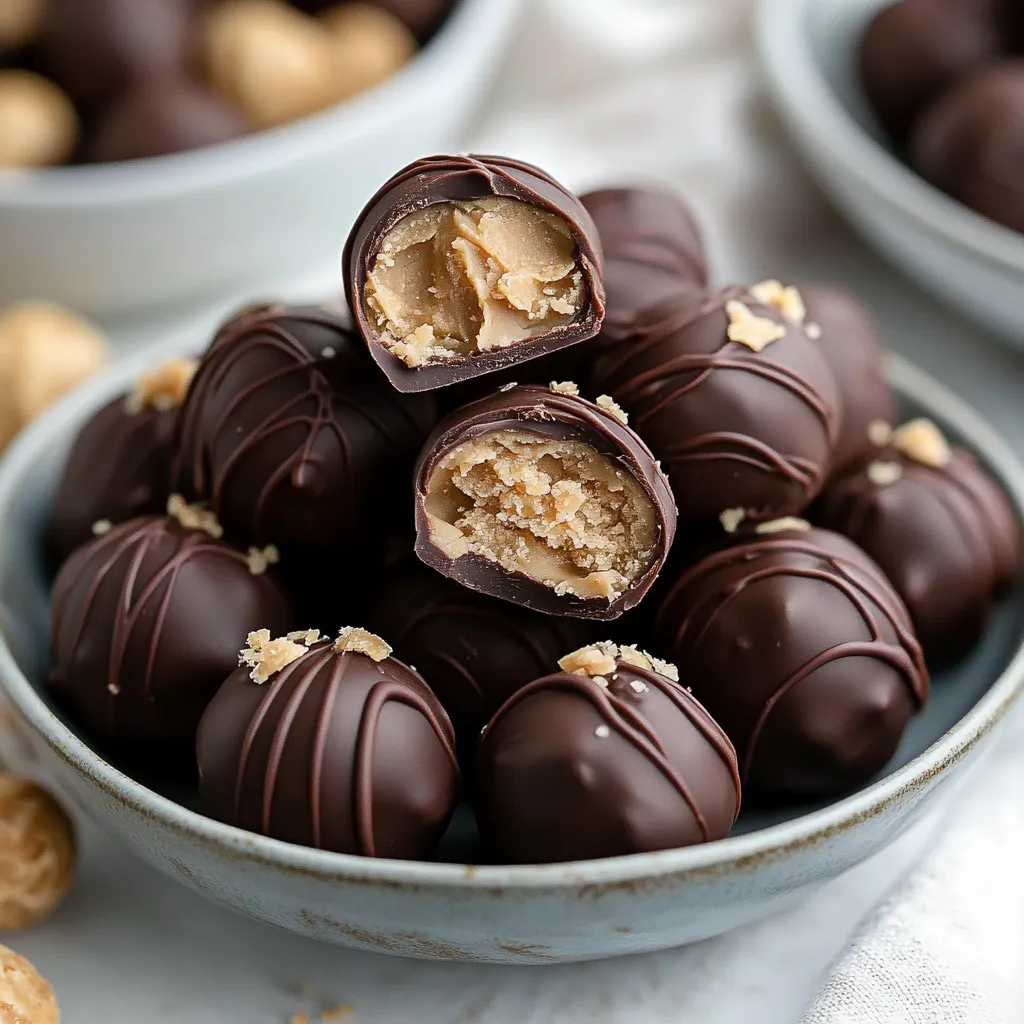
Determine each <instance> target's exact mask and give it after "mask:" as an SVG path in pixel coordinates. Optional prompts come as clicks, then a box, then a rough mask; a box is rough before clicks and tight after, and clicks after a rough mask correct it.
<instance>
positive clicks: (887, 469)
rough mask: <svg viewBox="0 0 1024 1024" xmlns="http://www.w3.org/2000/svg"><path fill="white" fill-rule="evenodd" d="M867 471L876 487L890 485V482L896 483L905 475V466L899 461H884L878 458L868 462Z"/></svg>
mask: <svg viewBox="0 0 1024 1024" xmlns="http://www.w3.org/2000/svg"><path fill="white" fill-rule="evenodd" d="M865 472H866V473H867V476H868V479H869V480H870V481H871V482H872V483H873V484H874V485H875V486H876V487H888V486H889V484H894V483H896V481H897V480H899V478H900V477H901V476H903V467H902V466H901V465H900V464H899V463H898V462H883V461H882V460H881V459H877V460H876V461H874V462H870V463H868V467H867V469H866V470H865Z"/></svg>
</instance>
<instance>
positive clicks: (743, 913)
mask: <svg viewBox="0 0 1024 1024" xmlns="http://www.w3.org/2000/svg"><path fill="white" fill-rule="evenodd" d="M177 347H178V350H179V351H180V350H181V349H182V348H184V346H180V345H179V346H177ZM188 347H189V348H194V347H195V346H188ZM161 354H164V353H161ZM154 358H155V356H154V354H153V353H147V354H146V356H145V359H143V358H142V357H141V355H136V357H135V358H133V359H132V360H129V361H126V362H124V363H122V364H120V365H119V366H117V367H116V368H115V369H114V370H112V371H110V372H109V373H107V374H106V375H105V376H104V377H103V378H102V379H101V380H98V381H96V382H94V383H92V384H90V385H89V386H88V387H86V388H84V389H82V390H81V391H79V392H77V393H75V394H74V395H72V396H71V397H70V398H69V399H67V400H66V401H64V402H63V403H61V404H60V405H59V406H57V407H56V408H55V409H53V410H52V411H51V412H48V413H46V414H45V415H44V416H43V417H42V419H40V420H38V421H37V422H36V423H35V424H33V425H32V426H31V427H29V429H28V430H27V431H26V432H25V433H23V434H22V435H21V437H20V438H19V439H18V440H17V441H16V442H15V444H14V445H13V447H12V448H11V449H10V451H9V453H8V455H7V457H6V459H5V460H4V462H3V463H2V465H0V524H2V530H0V695H3V694H6V697H7V699H8V700H9V701H10V703H11V705H12V706H13V709H14V712H15V713H16V714H17V715H18V716H20V718H21V720H22V726H21V727H20V731H21V733H22V735H23V739H24V740H25V741H26V742H27V744H28V746H29V748H30V749H31V751H32V752H33V756H34V759H35V760H34V764H33V765H32V767H33V770H35V771H36V773H37V774H42V775H43V777H44V778H45V779H47V780H48V781H50V782H51V783H53V784H55V785H56V787H57V788H58V789H59V790H60V791H61V792H62V793H64V794H65V795H66V796H68V797H69V798H70V799H71V800H72V801H74V802H75V803H76V804H77V805H78V806H79V807H81V808H83V809H84V810H86V811H87V812H88V813H89V814H90V815H92V816H93V817H94V818H95V819H97V820H98V821H99V823H100V824H101V826H102V827H103V828H104V829H106V830H107V831H108V832H109V833H111V834H112V835H116V836H117V837H119V838H120V839H121V840H122V841H123V842H125V843H126V844H127V845H128V846H130V847H131V848H132V849H133V850H134V851H135V852H136V853H137V854H138V855H139V856H141V857H142V858H144V859H145V860H147V861H148V862H149V863H151V864H153V865H155V866H156V867H157V868H158V869H160V870H161V871H163V872H165V873H166V874H168V875H170V876H171V877H174V878H177V879H179V880H180V881H182V882H183V883H185V884H186V885H188V886H189V887H191V888H192V889H194V890H196V891H197V892H199V893H201V894H203V895H205V896H207V897H208V898H209V899H211V900H213V901H214V902H216V903H220V904H223V905H225V906H227V907H231V908H233V909H235V910H238V911H241V912H242V913H245V914H249V915H251V916H252V917H255V918H259V919H262V920H265V921H270V922H272V923H274V924H277V925H281V926H282V927H284V928H288V929H290V930H291V931H294V932H297V933H299V934H301V935H305V936H310V937H313V938H317V939H322V940H326V941H329V942H335V943H339V944H342V945H348V946H354V947H357V948H360V949H366V950H373V951H378V952H387V953H396V954H402V955H406V956H417V957H427V958H435V959H449V960H464V961H489V962H502V963H554V962H565V961H571V960H584V959H592V958H597V957H607V956H616V955H620V954H625V953H638V952H643V951H646V950H655V949H664V948H668V947H671V946H678V945H682V944H684V943H687V942H693V941H696V940H699V939H703V938H707V937H709V936H712V935H715V934H718V933H720V932H723V931H727V930H728V929H730V928H734V927H737V926H739V925H743V924H746V923H749V922H751V921H753V920H755V919H757V918H759V917H762V916H764V915H766V914H768V913H770V912H771V911H773V910H775V909H777V908H778V907H780V906H781V905H783V904H784V903H785V902H786V901H789V900H793V899H797V898H799V897H800V896H802V895H806V894H808V893H809V892H810V891H812V890H813V889H814V888H816V887H817V886H819V885H821V884H823V883H824V882H826V881H828V880H830V879H832V878H834V877H836V876H837V875H839V874H840V873H842V872H843V871H846V870H847V869H849V868H851V867H853V866H854V865H856V864H858V863H859V862H861V861H863V860H864V859H866V858H867V857H869V856H871V855H872V854H874V853H876V852H878V851H880V850H881V849H883V848H884V847H886V846H887V845H888V844H889V843H891V842H892V841H893V840H894V839H896V838H897V837H898V836H900V835H902V834H903V833H904V832H906V831H907V830H908V829H909V828H910V827H911V826H912V825H915V824H916V823H918V822H922V823H924V822H925V819H926V816H927V817H928V818H930V817H931V815H930V814H926V812H930V811H931V810H935V811H938V810H939V809H941V807H942V806H943V805H944V804H945V803H946V802H947V801H948V800H949V797H950V795H951V794H952V793H953V792H954V791H955V789H956V788H957V786H958V784H959V782H960V781H961V780H962V779H963V777H964V776H965V775H966V774H967V773H966V772H965V769H966V768H967V767H968V765H971V764H974V763H976V761H977V760H978V756H979V754H980V753H981V751H982V750H983V749H984V748H985V747H986V746H987V745H988V743H989V740H990V738H991V733H992V732H993V730H994V727H995V726H997V725H998V724H999V723H1000V721H1001V720H1002V719H1003V717H1004V716H1005V715H1006V713H1007V711H1008V710H1009V709H1010V708H1011V707H1012V706H1013V705H1014V703H1015V702H1016V701H1017V700H1018V698H1019V696H1020V693H1021V690H1022V688H1024V651H1022V649H1021V644H1022V639H1024V593H1021V588H1018V591H1017V592H1015V593H1014V594H1013V595H1011V597H1009V598H1008V599H1007V600H1006V601H1004V602H1003V603H1002V605H1001V606H1000V608H999V610H998V613H997V615H996V616H995V618H994V620H993V622H992V625H991V627H990V629H989V631H988V633H987V636H986V638H985V640H984V642H983V643H982V644H981V645H980V646H979V648H978V649H977V650H976V651H975V653H974V654H973V655H972V656H971V658H969V659H968V660H967V661H966V662H964V663H963V664H961V665H960V666H958V667H957V668H956V669H955V670H954V671H951V672H948V673H944V674H943V675H942V676H940V677H939V678H937V679H936V680H935V681H934V690H933V696H932V700H931V702H930V703H929V705H928V707H927V709H926V710H925V712H924V713H922V714H921V715H920V716H919V717H918V718H917V719H915V720H914V722H912V724H911V727H910V729H909V730H908V732H907V734H906V736H905V738H904V741H903V743H902V745H901V746H900V749H899V751H898V752H897V754H896V756H895V757H894V758H893V761H892V763H891V764H890V765H889V766H888V767H887V770H886V772H884V773H883V774H882V776H880V777H879V778H878V779H877V780H876V781H874V782H873V783H871V784H870V785H868V786H866V787H865V788H864V789H863V790H861V791H860V792H857V793H855V794H852V795H850V796H848V797H846V798H844V799H842V800H839V801H837V802H835V803H832V804H827V805H817V806H798V807H788V808H784V809H781V810H775V811H771V812H765V811H754V810H748V811H745V812H744V814H743V816H742V817H741V819H740V823H739V826H738V834H737V835H735V836H734V837H732V838H730V839H726V840H723V841H721V842H716V843H711V844H708V845H706V846H701V847H693V848H690V849H684V850H672V851H665V852H660V853H653V854H642V855H635V856H629V857H618V858H611V859H607V860H601V861H587V862H580V863H573V864H554V865H547V866H516V867H478V866H473V865H464V864H457V863H418V862H417V863H413V862H404V861H393V860H370V859H364V858H360V857H354V856H347V855H342V854H335V853H326V852H320V851H316V850H311V849H306V848H303V847H298V846H291V845H288V844H285V843H281V842H277V841H276V840H273V839H266V838H263V837H260V836H256V835H252V834H250V833H247V832H243V831H241V830H239V829H235V828H231V827H229V826H226V825H223V824H220V823H218V822H215V821H212V820H210V819H208V818H205V817H203V816H202V815H200V814H198V813H195V812H194V811H193V810H191V809H189V808H188V807H187V806H184V805H183V804H181V803H177V802H175V801H174V800H173V799H171V798H170V797H169V796H168V795H164V794H160V793H156V792H153V791H151V790H149V789H146V788H145V787H143V786H142V785H140V784H139V783H137V782H135V781H133V780H132V779H130V778H128V777H127V776H125V775H123V774H122V773H121V772H119V771H118V770H117V769H116V768H114V767H113V766H111V765H110V764H107V763H106V762H104V761H103V760H102V759H101V758H99V757H98V756H97V755H96V754H95V753H94V752H93V751H92V750H91V749H90V748H89V747H88V746H87V745H86V744H85V743H83V742H82V741H81V740H80V739H79V738H78V737H77V736H76V735H75V733H74V732H73V731H72V730H71V729H70V728H69V727H68V726H67V725H66V724H65V722H64V721H63V720H62V719H61V717H60V716H59V715H58V714H56V713H55V712H54V710H53V709H52V708H51V707H50V705H49V704H48V702H47V696H46V693H45V689H44V686H43V681H44V678H45V672H46V664H47V647H48V643H47V626H48V622H47V619H48V613H47V580H46V577H45V574H44V570H43V565H42V559H41V556H40V552H41V540H42V533H43V529H44V525H45V521H46V517H47V511H48V508H49V505H50V502H51V499H52V495H53V492H54V488H55V485H56V481H57V478H58V475H59V472H60V468H61V463H62V460H63V458H64V455H65V453H66V451H67V449H68V446H69V445H70V443H71V440H72V438H73V437H74V435H75V433H76V431H77V430H78V428H79V426H80V425H81V424H82V422H83V421H84V420H85V419H86V418H87V417H88V416H89V415H90V414H91V413H92V412H93V411H94V410H96V409H97V408H98V407H99V406H100V405H102V404H103V403H105V402H106V401H108V400H109V399H110V398H111V397H112V396H113V395H115V394H117V393H118V392H121V391H124V390H126V389H127V388H128V386H129V383H130V381H132V380H133V379H134V377H135V376H136V374H137V372H138V370H139V369H140V368H141V367H142V366H144V365H146V364H147V363H149V362H151V361H152V360H153V359H154ZM891 378H892V382H893V384H894V386H895V387H896V389H897V391H898V393H899V394H900V396H901V403H902V409H901V412H902V413H903V414H904V415H919V414H924V415H928V416H931V417H932V418H933V419H935V420H936V421H937V422H938V423H939V424H940V425H941V426H942V427H943V429H944V430H946V431H947V432H948V433H949V435H950V436H951V437H953V438H956V439H958V440H959V441H961V442H963V443H965V444H967V445H968V446H969V447H971V448H972V449H973V450H974V451H975V452H977V453H978V454H979V457H980V458H982V459H983V461H984V462H985V463H986V464H987V465H988V466H989V467H990V469H991V470H992V472H993V473H994V474H995V475H996V477H997V478H998V479H999V480H1000V481H1001V483H1002V485H1003V486H1004V487H1005V488H1006V490H1007V492H1008V493H1009V495H1010V496H1011V500H1012V502H1013V504H1014V507H1015V508H1016V510H1017V513H1018V518H1019V519H1020V518H1022V517H1024V469H1022V468H1021V466H1020V465H1019V464H1018V463H1017V461H1016V460H1015V459H1014V457H1013V456H1012V455H1011V454H1010V453H1009V452H1008V451H1007V449H1006V448H1005V446H1004V445H1003V443H1002V442H1001V441H1000V440H999V439H998V437H996V436H995V435H994V434H993V433H992V432H991V430H990V429H989V428H988V427H986V426H985V424H984V423H982V422H981V421H980V420H979V419H978V418H977V417H976V415H975V414H974V413H972V412H971V411H970V409H968V408H966V407H965V406H964V405H963V404H962V403H961V402H960V401H959V400H958V399H956V398H954V397H953V396H951V395H950V394H949V393H948V392H947V391H945V389H943V388H942V387H941V386H939V385H938V384H935V383H934V382H932V381H931V380H930V379H929V378H927V377H926V376H924V375H923V374H922V373H920V371H918V370H915V369H913V368H912V367H910V366H908V365H907V364H906V363H903V362H901V361H894V362H893V363H892V366H891ZM4 735H9V733H7V732H6V731H5V733H4ZM2 753H3V755H4V756H5V757H10V756H11V753H12V752H11V751H8V750H7V749H4V750H3V751H2ZM13 753H14V754H15V755H16V756H15V761H14V763H15V767H21V766H22V765H24V764H25V758H24V752H23V751H19V750H15V751H13Z"/></svg>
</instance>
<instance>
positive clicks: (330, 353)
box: [320, 345, 338, 359]
mask: <svg viewBox="0 0 1024 1024" xmlns="http://www.w3.org/2000/svg"><path fill="white" fill-rule="evenodd" d="M337 354H338V351H337V349H335V348H334V347H333V346H332V345H326V346H325V347H324V348H322V349H320V355H321V356H322V357H323V358H324V359H333V358H334V357H335V356H336V355H337Z"/></svg>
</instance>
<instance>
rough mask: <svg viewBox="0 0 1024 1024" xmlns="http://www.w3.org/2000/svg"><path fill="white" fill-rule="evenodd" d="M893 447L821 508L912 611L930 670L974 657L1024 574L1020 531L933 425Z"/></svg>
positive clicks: (979, 473) (983, 479)
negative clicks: (995, 609) (995, 610)
mask: <svg viewBox="0 0 1024 1024" xmlns="http://www.w3.org/2000/svg"><path fill="white" fill-rule="evenodd" d="M894 444H895V445H896V446H897V447H894V448H892V449H890V450H888V451H885V452H883V453H882V454H880V455H879V457H878V458H877V459H876V460H875V461H873V462H871V463H869V464H868V465H867V466H866V467H865V468H863V469H861V470H858V471H857V472H854V473H851V474H849V475H847V476H844V477H841V478H839V479H836V480H834V481H832V482H831V483H830V484H829V486H828V488H827V489H826V491H825V493H824V494H823V495H822V500H821V502H820V503H819V506H818V508H817V509H816V513H815V515H816V519H817V521H818V522H820V523H821V524H822V525H823V526H827V527H829V528H830V529H833V530H837V531H839V532H840V533H844V534H846V535H847V536H848V537H850V538H852V539H853V540H854V541H856V543H857V544H859V545H860V546H861V547H862V548H863V549H864V550H865V551H866V552H867V553H868V554H869V555H871V557H872V558H873V559H874V560H875V561H876V562H877V563H878V564H879V565H880V566H881V567H882V569H883V570H884V571H885V573H886V575H887V576H888V577H889V579H890V580H891V581H892V585H893V586H894V587H895V589H896V591H897V593H899V595H900V597H901V598H902V599H903V601H904V602H905V603H906V606H907V608H908V609H909V611H910V616H911V618H912V620H913V622H914V627H915V630H916V631H917V635H918V637H919V638H920V640H921V643H922V645H923V646H924V650H925V653H926V654H927V655H928V658H929V662H930V663H933V664H935V665H941V664H945V663H949V662H952V661H955V660H956V659H957V658H959V657H961V656H963V655H964V654H966V653H967V652H968V651H969V650H970V649H971V648H972V647H973V646H974V644H975V643H976V642H977V641H978V639H979V638H980V636H981V634H982V632H983V630H984V628H985V624H986V623H987V621H988V617H989V613H990V612H991V610H992V599H993V596H994V595H995V594H998V593H999V592H1000V591H1002V590H1003V589H1005V588H1006V587H1007V586H1009V584H1010V583H1012V582H1013V580H1014V579H1015V578H1016V576H1017V573H1018V572H1019V569H1020V532H1019V526H1018V524H1017V521H1016V519H1015V517H1014V514H1013V511H1012V509H1011V508H1010V504H1009V502H1008V501H1007V499H1006V496H1005V495H1004V494H1003V492H1002V491H1001V490H1000V489H999V487H998V485H997V484H996V483H995V482H994V481H993V480H992V479H991V478H990V477H989V476H988V475H987V474H986V472H985V471H984V470H983V469H982V468H981V467H980V466H979V465H978V463H977V462H976V461H975V459H974V458H973V456H972V455H971V454H970V453H969V452H967V451H964V450H963V449H959V448H953V449H950V448H949V446H948V445H946V443H945V441H944V439H943V438H942V436H941V434H939V433H938V431H937V429H936V428H935V427H934V426H933V425H932V424H930V423H928V421H915V422H912V423H911V424H907V425H905V426H904V427H903V428H900V429H899V430H897V432H896V434H895V436H894Z"/></svg>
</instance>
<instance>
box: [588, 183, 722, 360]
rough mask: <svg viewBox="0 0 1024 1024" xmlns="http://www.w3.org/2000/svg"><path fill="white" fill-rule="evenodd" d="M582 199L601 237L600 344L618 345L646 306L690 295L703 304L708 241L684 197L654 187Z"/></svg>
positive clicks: (599, 193) (606, 192) (612, 191)
mask: <svg viewBox="0 0 1024 1024" xmlns="http://www.w3.org/2000/svg"><path fill="white" fill-rule="evenodd" d="M580 200H581V201H582V203H583V205H584V206H585V207H586V208H587V209H588V210H589V211H590V215H591V217H593V218H594V223H595V224H596V225H597V231H598V234H599V235H600V237H601V249H602V251H603V260H602V267H603V270H604V286H605V294H606V304H607V309H606V312H605V319H604V324H603V325H602V327H601V335H600V344H601V345H607V344H613V343H616V342H618V341H620V340H621V339H622V338H623V336H624V334H626V333H627V332H628V331H629V329H630V328H631V327H632V325H633V323H634V321H635V319H636V316H637V313H638V312H639V311H640V310H642V309H645V308H647V307H648V306H652V305H656V304H657V303H659V302H663V301H665V300H666V299H676V298H687V297H688V298H690V299H692V301H693V302H694V304H695V305H700V304H701V303H702V302H703V301H704V299H705V298H706V297H707V289H708V266H707V259H706V257H705V254H704V239H703V237H702V235H701V230H700V227H699V225H698V224H697V219H696V217H695V216H694V213H693V211H692V210H691V209H690V207H689V205H688V204H687V203H686V202H685V201H684V200H683V198H682V196H680V195H679V194H678V193H677V192H675V191H673V190H671V189H668V188H660V187H657V186H653V187H646V188H644V187H633V188H603V189H597V190H596V191H594V192H587V193H584V194H583V195H582V196H580ZM579 347H583V346H579Z"/></svg>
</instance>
